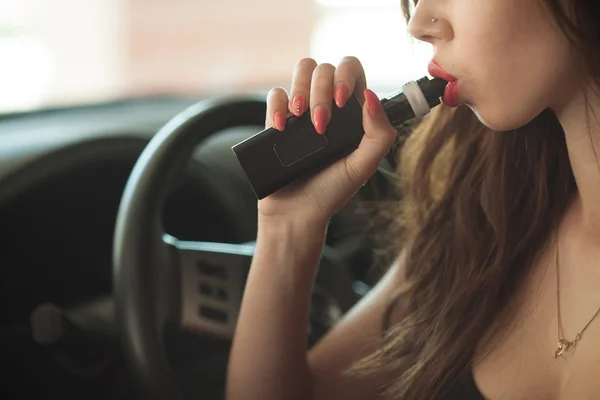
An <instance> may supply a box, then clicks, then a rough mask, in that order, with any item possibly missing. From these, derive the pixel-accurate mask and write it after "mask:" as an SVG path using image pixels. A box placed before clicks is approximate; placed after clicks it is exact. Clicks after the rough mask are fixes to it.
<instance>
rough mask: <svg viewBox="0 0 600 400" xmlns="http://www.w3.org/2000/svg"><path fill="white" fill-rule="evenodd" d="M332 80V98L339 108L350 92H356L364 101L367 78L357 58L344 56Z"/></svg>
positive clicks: (342, 105)
mask: <svg viewBox="0 0 600 400" xmlns="http://www.w3.org/2000/svg"><path fill="white" fill-rule="evenodd" d="M333 82H334V99H335V103H336V105H337V106H338V107H339V108H342V107H344V105H345V104H346V102H347V101H348V99H349V98H350V96H351V95H352V93H356V94H357V95H358V98H359V99H360V101H361V102H362V101H364V96H363V92H364V90H365V89H366V88H367V78H366V76H365V70H364V68H363V66H362V64H361V62H360V60H359V59H358V58H356V57H344V58H343V59H342V61H340V64H339V65H338V67H337V69H336V71H335V76H334V78H333Z"/></svg>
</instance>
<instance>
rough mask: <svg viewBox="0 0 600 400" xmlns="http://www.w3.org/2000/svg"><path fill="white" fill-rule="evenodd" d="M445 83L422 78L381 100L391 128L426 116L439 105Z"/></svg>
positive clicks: (435, 79) (440, 80) (436, 79)
mask: <svg viewBox="0 0 600 400" xmlns="http://www.w3.org/2000/svg"><path fill="white" fill-rule="evenodd" d="M447 84H448V82H446V81H445V80H443V79H440V78H433V79H429V78H428V77H426V76H425V77H423V78H421V79H419V80H417V81H416V82H415V81H411V82H408V83H406V84H404V85H403V86H402V90H400V91H398V92H396V93H394V94H392V95H390V96H388V97H386V98H384V99H382V100H381V103H382V104H383V109H384V110H385V113H386V115H387V116H388V118H389V120H390V122H391V123H392V125H393V126H398V125H401V124H403V123H405V122H407V121H409V120H411V119H413V118H420V117H423V116H424V115H426V114H428V113H429V111H431V109H432V108H433V107H435V106H437V105H439V104H440V103H441V100H440V98H441V97H442V96H443V95H444V90H445V88H446V85H447Z"/></svg>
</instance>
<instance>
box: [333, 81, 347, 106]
mask: <svg viewBox="0 0 600 400" xmlns="http://www.w3.org/2000/svg"><path fill="white" fill-rule="evenodd" d="M349 91H350V89H349V88H348V85H346V84H345V83H340V84H339V85H338V86H337V88H336V89H335V94H334V96H333V97H334V98H335V104H336V105H337V106H338V108H342V107H344V106H345V105H346V101H348V92H349Z"/></svg>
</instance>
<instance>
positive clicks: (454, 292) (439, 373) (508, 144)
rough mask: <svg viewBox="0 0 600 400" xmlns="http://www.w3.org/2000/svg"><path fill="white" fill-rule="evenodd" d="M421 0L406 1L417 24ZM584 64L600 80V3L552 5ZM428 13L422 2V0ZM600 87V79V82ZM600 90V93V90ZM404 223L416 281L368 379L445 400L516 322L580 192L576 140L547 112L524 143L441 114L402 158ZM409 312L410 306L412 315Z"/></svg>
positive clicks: (449, 112)
mask: <svg viewBox="0 0 600 400" xmlns="http://www.w3.org/2000/svg"><path fill="white" fill-rule="evenodd" d="M409 2H410V0H402V6H403V10H404V15H405V17H406V18H407V19H408V18H409V17H410V11H409ZM544 2H545V3H546V5H547V6H548V7H549V9H550V10H551V11H552V12H553V14H554V15H555V17H556V22H557V24H558V26H559V27H560V28H561V30H562V31H563V32H564V34H565V37H566V38H568V40H569V41H570V42H571V43H572V45H573V52H574V56H576V57H579V58H580V59H581V60H583V61H585V62H584V63H582V65H583V68H585V69H586V71H584V72H587V73H588V74H589V75H590V76H591V75H592V72H593V71H600V51H599V50H598V49H600V24H598V23H597V21H598V20H600V2H598V1H597V0H571V2H570V4H571V6H572V9H569V10H565V9H563V8H562V7H561V5H560V0H544ZM415 3H416V1H415ZM593 77H594V78H595V79H596V81H598V73H597V72H596V73H595V76H593ZM599 83H600V82H599ZM399 162H400V166H399V168H398V174H397V175H398V187H399V192H400V193H401V196H402V201H400V202H398V203H397V204H396V206H394V207H393V208H392V209H387V210H386V214H387V215H393V216H394V221H393V224H392V229H393V232H392V234H391V235H390V234H388V237H394V240H395V241H396V243H395V249H394V251H395V254H398V253H400V252H403V253H404V257H403V259H404V265H405V271H404V274H405V280H404V282H403V283H402V285H401V287H399V289H398V292H397V295H396V296H394V300H393V301H392V302H391V303H390V307H389V314H388V317H389V315H391V313H392V312H393V313H394V315H396V312H395V311H398V310H399V309H401V311H400V312H398V314H399V316H398V317H397V318H394V323H393V324H390V319H389V318H387V319H386V321H385V327H386V329H385V331H384V340H383V344H382V346H381V347H380V349H379V350H378V351H377V352H376V353H374V354H373V355H371V356H369V357H368V358H366V359H364V360H362V361H361V362H359V363H358V365H357V368H358V369H359V370H360V371H363V372H365V371H367V372H373V371H376V372H378V373H383V374H385V375H386V376H388V377H389V380H388V382H389V384H388V385H387V386H386V387H385V393H386V394H387V395H389V397H390V398H392V399H402V400H408V399H411V400H412V399H415V400H427V399H437V398H442V397H443V396H444V395H445V394H447V393H448V392H449V391H451V389H452V386H453V385H454V383H455V382H457V381H460V380H461V378H462V377H465V376H467V375H466V374H467V373H468V372H469V369H470V367H471V365H472V363H473V361H474V356H475V350H476V347H477V345H478V343H481V341H482V340H483V339H484V338H489V337H494V335H491V336H490V335H489V334H490V332H492V333H494V332H496V333H499V332H500V330H499V329H498V327H500V326H506V325H507V323H509V322H510V320H511V316H512V315H513V313H514V311H516V309H515V307H517V306H518V304H517V303H518V300H517V298H516V296H515V294H516V293H519V288H520V287H521V285H523V284H524V282H526V281H527V279H528V278H530V277H531V276H532V273H533V270H534V265H535V261H536V258H537V257H538V256H539V255H540V253H541V250H542V249H543V248H544V246H545V245H546V244H547V243H548V242H549V239H550V238H551V237H550V235H551V234H552V232H553V231H554V228H555V226H556V225H557V224H558V223H559V221H560V219H561V217H562V216H563V215H564V213H565V212H566V209H567V207H568V205H569V202H570V200H571V199H572V198H573V195H574V194H575V193H576V191H577V187H576V184H575V179H574V177H573V171H572V169H571V165H570V161H569V156H568V152H567V147H566V142H565V135H564V132H563V130H562V128H561V126H560V124H559V122H558V120H557V119H556V117H555V115H554V114H553V113H552V112H551V111H549V110H547V111H545V112H543V113H542V114H541V115H539V116H538V117H537V118H536V119H535V120H533V121H532V122H531V123H529V124H528V125H527V126H525V127H523V128H520V129H518V130H515V131H512V132H495V131H492V130H490V129H488V128H486V127H484V126H483V125H482V124H481V123H480V122H479V121H478V120H477V118H476V116H475V115H474V113H473V112H472V111H471V110H470V109H468V108H467V107H459V108H458V109H450V108H448V107H445V106H440V107H438V108H437V109H436V110H435V111H434V112H432V114H431V115H430V116H429V117H427V118H426V119H425V120H424V121H423V122H422V123H421V124H420V125H419V126H418V127H417V128H416V129H415V132H413V134H412V135H411V136H410V138H409V139H408V140H407V141H406V143H405V145H404V148H403V150H402V152H401V153H400V160H399ZM400 306H401V307H400Z"/></svg>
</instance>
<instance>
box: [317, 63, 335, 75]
mask: <svg viewBox="0 0 600 400" xmlns="http://www.w3.org/2000/svg"><path fill="white" fill-rule="evenodd" d="M316 71H318V72H319V73H332V72H334V71H335V66H334V65H333V64H330V63H322V64H319V65H318V66H317V68H316Z"/></svg>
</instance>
